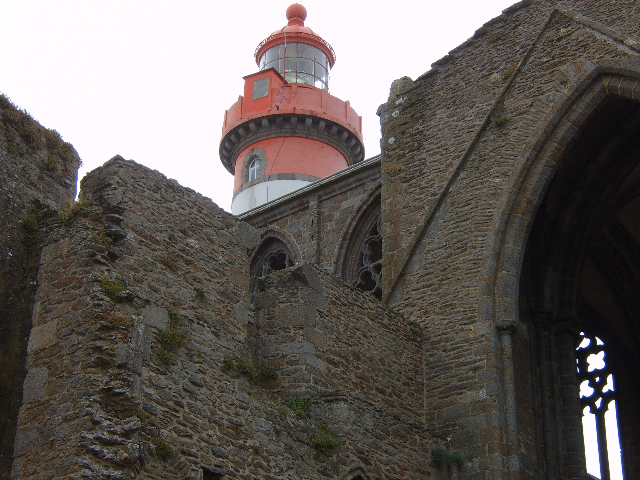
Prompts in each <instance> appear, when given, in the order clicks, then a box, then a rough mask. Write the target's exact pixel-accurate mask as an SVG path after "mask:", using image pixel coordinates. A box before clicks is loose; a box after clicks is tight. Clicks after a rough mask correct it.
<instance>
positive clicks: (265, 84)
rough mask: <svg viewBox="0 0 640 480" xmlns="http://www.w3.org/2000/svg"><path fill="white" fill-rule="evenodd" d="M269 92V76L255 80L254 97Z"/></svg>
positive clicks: (259, 96)
mask: <svg viewBox="0 0 640 480" xmlns="http://www.w3.org/2000/svg"><path fill="white" fill-rule="evenodd" d="M268 93H269V77H264V78H259V79H258V80H255V81H254V82H253V99H254V100H255V99H257V98H262V97H266V96H267V94H268Z"/></svg>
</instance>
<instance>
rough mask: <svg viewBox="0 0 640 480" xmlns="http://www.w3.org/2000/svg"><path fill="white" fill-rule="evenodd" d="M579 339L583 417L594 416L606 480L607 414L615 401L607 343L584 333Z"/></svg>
mask: <svg viewBox="0 0 640 480" xmlns="http://www.w3.org/2000/svg"><path fill="white" fill-rule="evenodd" d="M580 338H581V342H580V344H579V346H578V348H577V349H576V360H577V367H578V380H579V382H580V394H581V396H580V404H581V406H582V409H583V413H584V414H592V415H594V416H595V424H596V435H597V441H598V456H599V460H600V478H602V479H603V480H605V479H609V478H610V469H609V454H608V445H607V432H606V424H605V413H606V412H607V410H608V409H609V404H610V403H611V402H615V399H616V392H615V390H614V384H613V374H612V371H611V367H610V365H609V364H608V363H607V348H606V346H605V344H604V342H603V341H602V340H601V339H600V338H598V337H596V336H594V335H588V334H586V333H584V332H582V333H580ZM614 405H615V403H614ZM587 409H588V412H587ZM611 441H612V442H613V441H614V440H613V439H611Z"/></svg>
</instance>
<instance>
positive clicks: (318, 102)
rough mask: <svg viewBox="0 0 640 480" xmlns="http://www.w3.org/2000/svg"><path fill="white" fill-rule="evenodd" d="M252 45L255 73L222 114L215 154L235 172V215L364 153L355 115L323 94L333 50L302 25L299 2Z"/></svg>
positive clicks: (359, 121) (350, 162) (340, 167)
mask: <svg viewBox="0 0 640 480" xmlns="http://www.w3.org/2000/svg"><path fill="white" fill-rule="evenodd" d="M286 16H287V20H288V23H287V25H285V26H284V27H283V28H281V29H280V30H277V31H275V32H274V33H272V34H271V35H270V36H269V37H267V38H266V39H264V40H263V41H262V42H261V43H260V44H259V45H258V47H257V48H256V51H255V60H256V63H257V65H258V67H259V71H258V72H257V73H253V74H251V75H247V76H246V77H244V95H241V96H240V97H239V98H238V101H237V102H236V103H234V104H233V105H232V106H231V108H229V109H228V110H227V111H226V112H225V114H224V123H223V127H222V140H221V141H220V159H221V161H222V164H223V165H224V166H225V168H226V169H227V170H228V171H229V172H230V173H231V174H233V176H234V189H233V190H234V192H233V201H232V203H231V212H232V213H233V214H235V215H239V214H241V213H244V212H246V211H248V210H251V209H253V208H256V207H259V206H260V205H263V204H265V203H267V202H270V201H272V200H275V199H277V198H279V197H282V196H283V195H286V194H288V193H291V192H293V191H295V190H298V189H300V188H302V187H304V186H306V185H308V184H310V183H313V182H315V181H317V180H320V179H322V178H325V177H327V176H329V175H332V174H334V173H336V172H338V171H340V170H343V169H345V168H347V167H349V166H350V165H353V164H354V163H357V162H359V161H360V160H362V159H363V158H364V146H363V143H362V117H360V116H358V114H357V113H356V112H355V110H354V109H353V108H351V105H349V102H348V101H343V100H340V99H339V98H337V97H334V96H333V95H330V94H329V71H330V69H331V68H332V67H333V65H334V64H335V61H336V55H335V52H334V50H333V48H331V45H329V44H328V43H327V42H326V41H325V40H324V39H323V38H322V37H320V36H319V35H317V34H316V33H314V32H313V31H312V30H311V29H310V28H309V27H306V26H305V25H304V22H305V20H306V17H307V11H306V9H305V8H304V7H303V6H302V5H300V4H297V3H296V4H293V5H291V6H289V8H287V11H286Z"/></svg>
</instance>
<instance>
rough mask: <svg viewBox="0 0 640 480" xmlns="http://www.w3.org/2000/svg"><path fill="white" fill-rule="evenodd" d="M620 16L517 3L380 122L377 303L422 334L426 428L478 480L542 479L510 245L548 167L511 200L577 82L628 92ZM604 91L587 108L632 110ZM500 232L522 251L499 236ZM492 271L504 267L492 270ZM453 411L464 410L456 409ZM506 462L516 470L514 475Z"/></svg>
mask: <svg viewBox="0 0 640 480" xmlns="http://www.w3.org/2000/svg"><path fill="white" fill-rule="evenodd" d="M615 5H616V8H613V9H612V8H611V7H612V4H611V2H586V1H585V2H565V3H562V2H560V3H556V2H545V1H533V2H527V1H525V2H520V3H519V4H516V5H514V6H513V7H511V8H509V9H507V10H506V11H505V13H504V14H503V15H501V16H500V17H498V18H496V19H494V20H492V21H491V22H489V23H487V24H486V25H485V26H483V27H482V28H481V29H479V30H478V31H477V32H476V33H475V35H474V36H473V37H472V38H470V39H469V40H468V41H467V42H465V43H464V44H463V45H461V46H460V47H458V48H456V49H455V50H453V51H452V52H450V54H449V55H448V56H446V57H444V58H443V59H441V60H439V61H438V62H436V63H435V64H434V65H433V66H432V69H431V70H430V71H428V72H427V73H425V74H424V75H423V76H422V77H420V78H418V79H416V81H415V82H412V81H411V80H410V79H401V80H399V81H397V82H396V83H395V84H394V87H392V95H391V96H390V99H389V101H388V103H386V104H385V105H383V106H382V107H381V108H380V115H381V122H382V132H383V140H382V145H383V152H382V158H383V161H382V217H383V225H385V228H387V232H388V234H387V235H385V241H384V265H385V267H384V268H385V275H384V280H385V296H386V297H387V300H388V301H389V303H390V304H391V305H395V306H396V307H397V308H398V309H399V310H400V311H401V312H403V313H404V314H405V315H406V316H407V317H408V318H409V319H411V320H413V321H416V322H418V323H420V324H421V325H423V327H424V329H425V371H426V384H428V385H430V386H431V387H432V388H431V389H430V390H429V391H427V392H426V397H425V403H426V404H427V405H429V406H430V408H429V410H428V411H427V414H426V427H427V428H428V429H434V430H435V431H438V430H439V431H447V432H448V433H449V434H450V435H451V436H452V437H453V440H452V443H453V445H454V447H453V448H455V449H460V450H462V451H464V452H468V453H467V455H468V456H469V457H474V456H476V457H477V458H479V459H480V460H479V462H477V463H476V464H475V465H474V467H473V468H479V469H480V471H481V472H485V473H486V474H488V475H489V477H487V478H494V477H493V476H492V475H498V473H497V472H498V470H499V469H500V467H498V466H499V465H500V464H503V465H506V468H507V469H511V470H518V471H519V472H520V474H521V475H531V478H533V477H534V476H535V475H536V473H535V472H536V471H537V469H539V468H542V469H544V468H545V467H544V466H542V467H541V463H540V462H543V460H541V459H540V455H541V454H540V451H539V450H538V451H536V448H539V446H540V443H541V440H540V439H541V438H542V433H541V432H539V431H536V428H540V427H539V426H540V425H541V424H542V420H541V419H539V418H536V416H535V412H536V408H539V407H536V405H539V404H536V402H537V400H536V399H537V397H536V395H537V393H536V391H535V388H536V385H537V382H538V379H535V377H534V376H533V375H535V371H536V370H535V367H532V364H529V363H528V362H532V361H533V360H532V358H533V357H532V355H533V354H532V351H533V349H534V348H535V347H534V345H533V344H532V343H531V340H530V338H531V335H533V332H532V331H527V328H529V327H530V325H527V323H526V322H525V321H522V322H518V317H519V314H520V312H519V311H518V308H519V307H520V308H523V305H522V304H521V303H519V301H520V300H519V299H520V291H519V274H520V268H521V262H522V252H523V250H524V245H523V244H522V243H519V242H521V241H522V238H523V237H524V239H525V241H526V235H527V233H528V232H527V229H528V228H529V227H530V223H527V222H528V221H530V219H531V218H532V216H533V214H534V213H535V209H536V208H537V205H538V204H539V202H540V200H541V198H542V196H543V195H544V193H545V189H546V187H547V185H548V183H549V181H550V179H551V178H552V176H553V174H554V171H555V170H554V166H553V163H552V162H549V163H548V164H547V165H545V166H540V167H539V168H540V171H539V173H540V174H539V175H538V176H537V179H536V183H533V184H531V185H527V188H529V187H530V190H529V191H530V193H528V194H527V195H528V196H527V197H524V198H522V197H518V195H519V194H520V192H521V191H523V190H525V188H523V187H522V184H520V183H518V182H521V181H522V178H523V175H524V174H523V171H526V168H528V165H530V162H532V159H533V158H535V156H536V155H539V153H540V152H539V150H536V149H539V148H540V143H541V142H542V139H543V138H545V135H550V132H551V131H552V130H553V128H555V127H554V125H555V124H557V122H558V121H559V119H560V117H561V116H562V115H565V114H566V113H567V108H568V107H567V106H568V105H570V104H571V102H572V101H573V97H572V95H577V93H576V92H579V91H580V89H581V88H582V87H581V82H583V83H584V82H590V81H593V78H595V77H597V74H596V73H594V72H596V71H598V72H602V74H603V75H605V74H606V72H611V73H612V75H613V76H614V77H615V76H619V77H622V76H630V77H632V78H634V77H637V72H638V69H637V66H638V63H637V62H638V60H637V58H638V52H639V49H638V44H637V41H636V40H634V38H635V39H638V38H639V36H640V35H639V34H640V31H639V29H638V25H639V23H638V12H637V3H636V2H616V3H615ZM597 22H600V24H598V23H597ZM614 30H615V31H614ZM603 82H604V84H603V85H602V88H600V90H601V93H598V94H596V96H595V97H593V98H592V103H593V104H594V105H597V102H598V101H599V100H600V99H601V98H603V96H604V95H607V94H609V95H622V93H623V90H626V93H625V94H624V95H626V96H627V97H628V98H634V99H636V98H638V96H637V93H636V92H635V90H633V88H634V87H633V85H632V84H630V83H627V84H626V85H625V84H624V82H621V80H620V79H619V78H618V80H603ZM584 85H587V83H584ZM632 90H633V92H632ZM584 118H586V113H584V112H580V111H576V112H571V116H569V118H568V119H567V124H568V127H567V128H566V130H565V131H564V133H563V135H564V136H565V138H567V139H572V138H573V139H575V138H576V136H577V133H578V126H579V125H580V122H581V121H583V120H584ZM536 142H538V144H536ZM568 146H570V141H569V142H568V144H566V145H563V146H562V147H559V146H558V144H556V145H555V149H556V150H555V156H554V154H553V151H552V153H549V156H550V157H552V158H555V159H556V160H557V161H559V160H560V157H561V155H562V153H563V150H564V149H568ZM549 148H554V146H550V147H549ZM516 198H517V199H518V200H519V202H520V203H519V204H518V206H517V209H515V207H513V205H514V203H515V200H514V199H516ZM508 221H512V222H514V223H513V230H512V231H513V232H514V233H516V234H517V235H520V239H517V238H516V235H514V234H510V235H505V236H500V235H501V234H502V232H504V231H505V230H506V224H507V222H508ZM514 252H519V253H517V254H515V253H514ZM501 255H504V256H505V257H508V258H509V260H508V261H505V263H502V264H498V260H499V259H500V256H501ZM523 320H524V319H523ZM516 327H517V332H516V331H515V330H514V329H515V328H516ZM512 338H513V345H514V349H513V355H514V357H513V358H512V357H511V353H509V352H511V351H512V349H511V345H510V344H509V343H507V342H511V339H512ZM445 346H446V348H445ZM569 350H570V348H569ZM514 358H515V362H514ZM514 363H515V365H516V367H515V368H516V370H515V372H514V371H513V370H512V368H513V367H512V365H513V364H514ZM565 373H567V372H565ZM568 373H570V370H569V371H568ZM556 374H557V373H556ZM445 392H446V395H445ZM509 392H511V394H509ZM515 392H517V394H516V393H515ZM575 393H576V396H577V390H576V392H575ZM453 396H455V397H457V398H458V399H460V401H458V402H456V403H455V405H452V404H451V402H450V398H451V397H453ZM516 406H517V408H516ZM496 414H497V415H496ZM572 415H573V414H572ZM575 415H576V417H575V418H574V420H572V422H574V421H575V422H576V423H577V424H575V425H574V426H575V430H574V431H573V432H570V433H567V435H570V437H571V438H570V442H569V441H568V443H567V445H568V446H567V448H568V449H569V450H568V451H567V458H569V456H572V458H571V460H570V462H575V464H576V465H577V464H578V463H580V460H579V459H578V457H579V455H581V453H580V452H581V451H582V447H581V445H580V444H579V443H580V442H581V433H576V431H577V430H581V428H580V425H579V419H580V416H581V414H580V409H579V405H578V407H577V413H575ZM516 416H517V417H518V418H517V422H516V419H515V418H516ZM565 422H566V423H565V425H566V424H568V421H566V420H565ZM634 422H635V421H634ZM516 424H517V425H518V426H517V431H516V427H515V425H516ZM536 435H537V436H536ZM516 445H518V447H516ZM569 445H570V446H569ZM516 450H518V453H517V455H518V456H519V459H517V460H516V461H515V462H513V463H511V464H510V460H509V458H514V457H515V456H516ZM501 456H502V457H503V458H505V459H506V460H504V463H503V461H502V460H500V457H501ZM567 461H569V460H567ZM492 462H493V463H492ZM465 468H469V467H467V466H465ZM548 468H549V469H551V466H550V465H549V466H548ZM470 470H471V469H470ZM470 470H469V472H470ZM491 472H494V473H491ZM474 478H475V477H474ZM479 478H484V477H479ZM522 478H530V477H526V476H525V477H522ZM576 478H577V477H576Z"/></svg>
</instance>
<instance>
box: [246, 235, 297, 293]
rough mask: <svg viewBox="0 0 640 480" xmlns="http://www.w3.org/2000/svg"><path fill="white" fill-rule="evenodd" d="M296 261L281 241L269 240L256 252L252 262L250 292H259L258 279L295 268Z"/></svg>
mask: <svg viewBox="0 0 640 480" xmlns="http://www.w3.org/2000/svg"><path fill="white" fill-rule="evenodd" d="M294 264H295V259H294V258H293V255H292V254H291V251H290V250H289V248H287V246H286V245H285V244H284V242H282V241H281V240H278V239H275V238H269V239H267V240H265V241H264V242H263V244H262V245H261V246H260V248H258V250H257V251H256V253H255V255H254V257H253V260H252V261H251V283H250V290H251V291H252V292H256V291H257V290H258V279H259V278H261V277H266V276H267V275H269V274H270V273H271V272H275V271H277V270H284V269H285V268H289V267H293V265H294Z"/></svg>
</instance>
